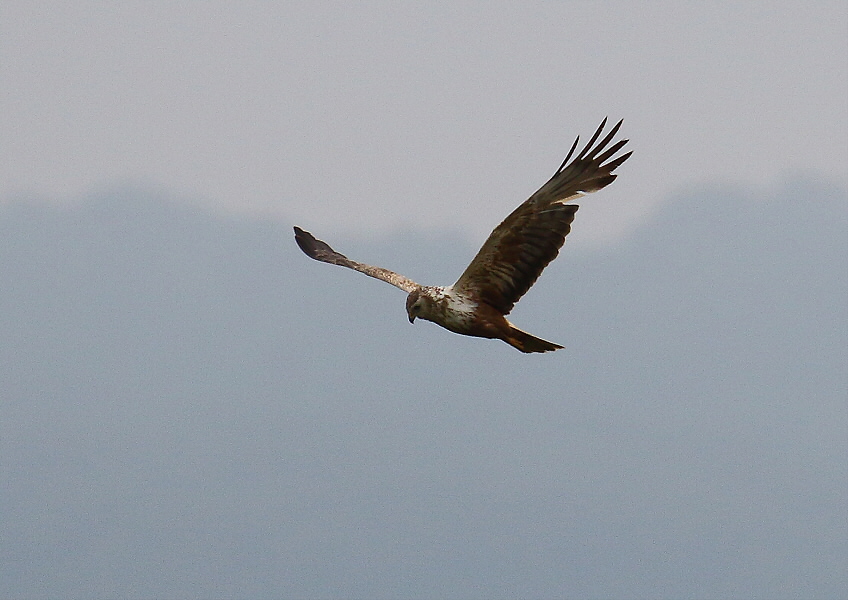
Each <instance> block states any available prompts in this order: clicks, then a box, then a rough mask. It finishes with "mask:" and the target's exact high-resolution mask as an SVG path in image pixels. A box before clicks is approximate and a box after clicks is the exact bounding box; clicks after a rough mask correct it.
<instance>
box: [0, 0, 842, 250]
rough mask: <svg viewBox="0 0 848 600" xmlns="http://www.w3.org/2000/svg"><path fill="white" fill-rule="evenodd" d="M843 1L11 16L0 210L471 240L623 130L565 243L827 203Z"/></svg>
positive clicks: (137, 8) (223, 7)
mask: <svg viewBox="0 0 848 600" xmlns="http://www.w3.org/2000/svg"><path fill="white" fill-rule="evenodd" d="M846 32H848V8H846V4H845V2H842V1H835V2H778V1H773V2H756V3H754V2H752V3H740V2H709V3H699V2H677V1H672V2H639V3H628V2H616V3H597V2H562V3H555V2H548V3H540V4H528V3H521V4H516V3H512V2H508V3H504V2H485V3H467V2H460V3H456V2H450V3H442V4H437V3H415V4H410V3H394V2H362V3H353V4H343V3H300V4H295V3H288V2H286V3H272V2H239V3H233V2H212V1H209V2H180V3H176V2H120V3H113V2H86V1H76V2H39V3H32V2H20V1H15V0H8V1H6V2H3V6H2V8H0V157H2V161H0V199H8V198H10V197H17V196H20V195H23V196H30V197H31V196H36V197H40V198H44V199H48V200H52V201H58V202H64V201H68V200H69V199H73V198H78V197H80V196H81V195H84V194H86V193H88V192H91V191H92V190H98V189H103V187H104V186H105V187H108V186H110V185H113V184H114V183H115V182H120V181H127V180H131V181H136V182H137V181H142V182H145V183H149V184H153V185H155V186H161V188H162V189H165V190H168V191H170V192H173V193H177V194H181V195H184V196H185V197H187V198H190V199H192V200H193V201H198V202H202V203H208V204H209V205H212V206H215V207H222V208H225V209H232V210H236V211H249V212H254V211H262V212H269V213H273V214H274V215H276V216H278V217H280V218H281V219H283V220H286V221H288V220H295V221H296V222H298V223H300V224H302V225H303V226H306V227H307V228H311V229H316V230H320V231H321V232H327V233H330V234H332V233H336V232H339V231H346V232H347V233H349V234H351V235H363V236H367V235H369V233H370V232H373V231H375V230H378V229H387V228H402V229H409V228H414V229H418V228H432V229H442V228H452V229H454V230H456V229H459V230H461V231H463V232H465V233H467V234H469V235H470V236H473V240H474V241H479V240H480V239H482V237H483V236H485V235H486V233H487V232H488V231H489V230H490V229H491V227H492V226H494V225H495V224H497V222H499V221H500V219H501V218H502V217H503V216H505V215H506V214H507V213H508V212H509V211H510V210H511V209H512V208H513V207H514V206H515V205H516V204H518V202H520V201H522V200H523V199H524V198H526V197H527V196H529V194H530V193H531V192H533V191H534V190H535V189H536V188H537V187H538V186H539V185H541V184H542V183H543V182H544V181H545V180H546V179H547V178H548V177H549V176H550V174H551V173H552V172H553V170H554V169H555V168H556V167H557V166H558V165H559V162H560V160H561V159H562V156H563V155H564V154H565V152H566V151H567V149H568V147H569V146H570V144H571V142H572V140H573V138H574V136H576V135H577V134H581V135H583V136H589V135H591V133H592V131H593V130H594V128H595V127H596V126H597V124H598V123H599V122H600V120H601V119H602V118H603V117H604V116H607V115H608V116H609V117H610V118H611V119H616V120H617V119H619V118H623V119H624V121H625V123H624V127H623V130H622V133H623V134H624V135H626V136H628V137H630V138H631V139H632V140H633V143H632V148H633V150H634V155H633V158H632V159H631V160H630V162H628V164H627V166H626V168H625V169H622V170H621V171H620V173H621V175H622V179H621V180H620V182H619V183H617V184H616V185H615V186H614V187H613V188H610V189H609V190H608V191H607V192H606V193H605V197H604V199H603V202H600V201H598V202H597V203H595V201H594V200H593V203H592V207H591V209H588V208H586V209H584V210H583V212H582V213H581V218H582V219H583V220H584V222H586V223H588V226H587V227H584V231H583V232H581V233H579V234H578V235H580V236H584V237H585V238H586V239H597V240H604V239H611V238H614V237H615V236H616V235H617V234H619V233H621V232H622V231H624V230H627V229H628V228H632V227H633V226H634V225H635V224H636V223H638V222H639V218H638V217H639V216H640V215H644V214H646V213H648V212H649V211H650V210H651V209H652V207H654V206H655V205H656V204H657V203H658V202H659V201H661V199H662V198H665V197H667V196H668V194H669V193H670V192H673V191H676V190H680V189H681V188H683V189H685V188H688V187H690V186H694V185H698V184H701V183H703V182H706V181H708V182H735V183H744V184H746V185H755V186H766V187H768V186H771V185H777V184H778V183H779V182H780V181H781V180H782V179H783V178H785V177H786V176H788V175H792V174H794V173H798V172H808V173H815V174H817V175H822V176H824V177H827V178H830V179H833V180H835V181H837V182H839V183H841V184H843V185H844V184H846V183H848V167H847V166H846V165H848V108H846V98H847V97H848V51H846V50H847V49H848V41H846V39H848V33H846Z"/></svg>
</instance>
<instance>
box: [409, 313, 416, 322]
mask: <svg viewBox="0 0 848 600" xmlns="http://www.w3.org/2000/svg"><path fill="white" fill-rule="evenodd" d="M409 322H410V323H412V324H415V315H409Z"/></svg>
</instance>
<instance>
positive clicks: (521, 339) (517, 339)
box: [503, 323, 562, 354]
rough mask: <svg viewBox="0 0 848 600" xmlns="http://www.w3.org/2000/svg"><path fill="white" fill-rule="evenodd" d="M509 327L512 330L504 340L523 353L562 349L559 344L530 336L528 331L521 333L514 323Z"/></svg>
mask: <svg viewBox="0 0 848 600" xmlns="http://www.w3.org/2000/svg"><path fill="white" fill-rule="evenodd" d="M509 326H510V330H509V334H508V337H505V338H503V340H504V341H505V342H506V343H507V344H509V345H510V346H512V347H513V348H517V349H519V350H521V351H522V352H527V353H528V354H529V353H530V352H551V351H553V350H559V349H560V348H562V346H560V345H559V344H554V343H553V342H547V341H545V340H543V339H541V338H537V337H536V336H534V335H530V334H529V333H527V332H526V331H521V330H520V329H519V328H518V327H516V326H515V325H513V324H512V323H510V324H509Z"/></svg>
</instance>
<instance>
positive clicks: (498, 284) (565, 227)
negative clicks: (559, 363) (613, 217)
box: [294, 119, 631, 353]
mask: <svg viewBox="0 0 848 600" xmlns="http://www.w3.org/2000/svg"><path fill="white" fill-rule="evenodd" d="M606 122H607V120H606V119H604V120H603V122H602V123H601V125H600V127H598V130H597V131H596V132H595V135H593V136H592V139H590V140H589V143H587V144H586V146H585V147H584V148H583V150H581V151H580V153H579V154H578V155H577V156H575V157H574V160H572V161H571V162H569V159H570V158H571V156H572V154H574V150H575V149H576V148H577V143H578V141H579V140H580V138H579V137H578V138H577V139H576V140H574V144H573V145H572V146H571V150H569V152H568V155H567V156H566V157H565V160H563V161H562V164H561V165H560V167H559V169H557V170H556V173H554V175H553V177H551V178H550V180H548V182H547V183H546V184H545V185H543V186H542V187H541V188H539V190H538V191H537V192H536V193H535V194H533V195H532V196H530V198H528V199H527V200H526V201H525V202H524V203H523V204H521V206H519V207H518V208H516V209H515V210H514V211H513V212H512V214H510V215H509V216H508V217H507V218H506V219H504V220H503V222H502V223H501V224H500V225H498V226H497V227H495V229H494V231H492V233H491V234H490V235H489V238H488V239H487V240H486V242H485V243H484V244H483V247H482V248H480V251H479V252H478V253H477V256H475V257H474V260H472V261H471V264H469V265H468V267H467V268H466V269H465V272H463V273H462V275H460V276H459V279H457V280H456V283H454V284H453V285H449V286H424V285H419V284H417V283H415V282H414V281H412V280H411V279H407V278H406V277H404V276H403V275H399V274H398V273H394V272H392V271H389V270H387V269H383V268H380V267H373V266H371V265H366V264H363V263H358V262H355V261H353V260H350V259H349V258H347V257H346V256H344V255H343V254H339V253H338V252H336V251H335V250H333V249H332V248H331V247H330V246H329V245H328V244H327V243H325V242H322V241H321V240H319V239H316V238H315V237H314V236H313V235H312V234H311V233H309V232H308V231H304V230H303V229H301V228H299V227H295V228H294V234H295V240H296V241H297V244H298V246H300V249H301V250H303V251H304V252H305V253H306V255H307V256H309V257H310V258H314V259H315V260H320V261H321V262H326V263H330V264H331V265H340V266H342V267H347V268H349V269H354V270H355V271H359V272H360V273H365V274H366V275H369V276H371V277H375V278H377V279H382V280H383V281H385V282H387V283H391V284H392V285H393V286H395V287H398V288H400V289H402V290H403V291H405V292H407V293H408V294H409V295H408V296H407V299H406V313H407V315H408V317H409V322H410V323H414V322H415V319H416V318H420V319H425V320H427V321H432V322H434V323H436V324H438V325H441V326H442V327H444V328H445V329H449V330H450V331H453V332H455V333H460V334H463V335H470V336H475V337H482V338H494V339H499V340H503V341H504V342H506V343H507V344H509V345H510V346H513V347H514V348H517V349H518V350H521V351H522V352H527V353H530V352H548V351H551V350H558V349H560V348H562V346H560V345H559V344H554V343H553V342H548V341H545V340H543V339H540V338H537V337H535V336H533V335H530V334H529V333H527V332H525V331H522V330H520V329H518V328H517V327H516V326H515V325H513V324H512V323H510V322H509V321H508V320H507V319H506V315H508V314H509V312H510V311H511V310H512V307H513V306H514V305H515V303H516V302H518V299H519V298H521V296H523V295H524V294H525V292H527V290H529V289H530V286H532V285H533V284H534V283H535V282H536V279H537V278H538V277H539V275H540V274H541V273H542V270H543V269H544V268H545V267H546V266H547V265H548V263H550V262H551V261H552V260H553V259H554V258H556V256H557V254H559V249H560V248H561V247H562V245H563V243H564V242H565V236H566V235H568V233H569V231H571V222H572V221H573V220H574V213H576V212H577V208H578V207H577V205H575V204H565V203H566V202H568V201H570V200H574V199H575V198H579V197H580V196H582V195H584V194H588V193H591V192H596V191H598V190H600V189H601V188H603V187H606V186H608V185H609V184H610V183H612V182H613V181H614V180H615V178H616V175H614V174H613V171H615V169H616V168H618V167H619V166H621V164H622V163H623V162H624V161H625V160H627V159H628V158H629V157H630V154H631V152H627V153H626V154H622V155H620V156H616V154H617V153H618V151H619V150H621V148H622V147H623V146H624V145H625V144H626V143H627V141H628V140H620V141H618V142H616V143H614V144H612V145H610V142H612V140H613V138H614V137H615V135H616V133H618V129H619V127H621V121H619V122H618V123H617V124H616V125H615V126H614V127H613V128H612V129H611V130H610V132H609V133H608V134H607V135H606V136H605V137H604V138H603V139H602V140H601V141H600V142H598V143H597V144H596V143H595V142H596V141H597V140H598V138H599V137H600V135H601V133H602V132H603V130H604V127H605V126H606Z"/></svg>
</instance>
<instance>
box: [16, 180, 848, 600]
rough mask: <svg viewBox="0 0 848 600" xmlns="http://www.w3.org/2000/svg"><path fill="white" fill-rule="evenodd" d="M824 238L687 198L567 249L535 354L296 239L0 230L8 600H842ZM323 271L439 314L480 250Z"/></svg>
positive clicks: (768, 208) (345, 247)
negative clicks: (548, 348)
mask: <svg viewBox="0 0 848 600" xmlns="http://www.w3.org/2000/svg"><path fill="white" fill-rule="evenodd" d="M596 201H597V202H600V201H602V198H597V199H595V198H590V199H586V201H585V204H589V203H590V202H596ZM586 209H587V210H588V207H587V208H586ZM492 217H493V225H494V224H495V223H494V221H497V215H493V216H492ZM299 225H302V226H304V227H306V228H307V229H311V225H310V224H309V223H299ZM579 227H580V214H579V213H578V216H577V221H576V223H575V228H579ZM846 232H848V200H846V191H845V190H844V189H838V188H834V187H832V186H828V185H825V184H822V183H817V182H815V181H803V180H797V181H794V182H790V183H787V184H786V185H784V186H782V187H780V188H779V189H776V190H773V191H771V192H768V193H760V194H755V193H752V192H748V191H741V190H738V189H733V188H715V189H710V190H704V191H701V192H698V193H692V194H688V195H681V196H680V197H677V198H674V199H672V200H670V201H669V202H667V203H666V205H665V206H664V207H663V208H662V210H661V211H660V212H659V213H658V214H657V215H656V218H655V219H654V220H652V222H651V223H650V224H648V225H646V226H645V227H643V228H641V229H640V230H638V231H636V232H635V233H634V234H633V235H632V236H631V237H630V238H629V239H627V240H625V241H622V242H621V243H620V244H618V245H617V246H615V247H612V248H607V249H604V250H602V251H597V250H591V251H590V250H588V249H585V248H582V247H581V246H580V245H579V244H574V243H572V242H573V240H570V241H569V242H568V243H566V246H565V249H564V251H563V253H562V255H561V257H560V258H559V259H558V260H557V261H556V262H555V263H553V264H552V265H551V266H550V267H549V269H548V270H547V271H546V272H545V274H544V275H543V276H542V278H541V280H540V282H539V283H538V284H537V286H536V287H534V289H533V290H531V292H530V293H529V294H528V296H527V297H526V298H525V299H523V300H522V302H521V303H520V304H519V305H518V307H517V309H516V311H515V312H514V318H513V320H514V321H515V322H516V323H517V324H518V325H519V326H521V327H522V328H525V329H527V330H528V331H530V332H532V333H534V334H537V335H540V336H541V337H544V338H545V339H550V340H552V341H555V342H559V343H563V344H564V345H565V346H566V348H565V349H564V350H561V351H559V352H556V353H553V354H550V355H544V356H538V355H535V356H525V355H522V354H520V353H518V352H516V351H515V350H513V349H511V348H509V347H508V346H507V345H506V344H503V343H500V342H496V341H484V340H477V339H471V338H464V337H461V336H456V335H453V334H450V333H449V332H446V331H444V330H442V329H440V328H438V327H435V326H432V325H430V324H428V323H421V324H418V323H416V325H415V326H410V325H409V323H408V322H407V321H406V317H405V313H404V308H403V302H404V295H403V294H402V293H400V292H398V291H397V290H395V289H393V288H391V287H390V286H387V285H385V284H382V283H380V282H377V281H374V280H370V279H368V278H366V277H363V276H361V275H359V274H356V273H353V272H349V271H346V270H343V269H339V268H334V267H330V266H328V265H322V264H319V263H316V262H314V261H310V260H309V259H307V258H306V257H305V256H303V255H302V254H301V253H300V251H299V250H298V249H297V247H296V246H295V244H294V242H293V239H292V233H291V228H290V226H289V225H287V224H286V225H283V224H279V223H262V222H255V221H248V220H236V219H227V218H222V217H214V216H212V215H210V214H207V213H204V212H203V211H201V210H199V209H195V208H190V207H188V206H184V205H181V204H180V203H177V202H173V201H169V200H168V199H167V198H163V197H161V196H157V195H156V194H153V193H150V192H147V191H144V190H132V191H123V192H114V193H109V194H104V195H102V196H100V197H97V198H92V199H91V200H90V201H89V202H86V203H83V204H81V205H78V206H74V207H70V208H57V207H51V206H44V205H37V204H26V203H21V202H18V203H14V204H10V205H7V206H4V207H0V281H2V282H3V283H2V288H0V340H2V341H0V402H1V403H2V404H0V410H1V411H2V418H0V433H1V434H2V435H1V436H0V450H2V452H0V455H2V459H0V465H2V481H0V486H2V487H1V488H0V489H2V490H3V491H2V494H0V515H2V516H0V536H2V540H3V543H2V551H0V595H2V596H4V597H22V596H26V597H81V596H85V597H127V598H132V597H176V596H180V597H461V598H473V597H479V598H492V597H607V598H616V597H618V598H631V597H748V598H772V597H776V596H780V597H817V598H828V597H830V598H837V597H841V596H842V595H843V594H844V592H845V591H846V589H848V577H847V576H846V574H845V570H844V565H845V563H846V560H848V547H846V546H848V542H846V539H848V528H846V521H845V490H846V486H847V485H848V467H846V464H848V461H846V460H845V457H846V453H848V447H847V446H846V435H845V433H846V427H848V418H847V417H846V402H845V401H846V392H848V371H846V365H848V344H846V341H848V233H846ZM315 233H316V235H319V236H320V235H321V232H320V231H317V230H316V231H315ZM331 242H332V243H333V245H334V246H336V247H337V248H338V249H339V250H340V251H342V252H344V253H346V254H348V255H349V256H352V257H355V258H358V259H360V260H364V261H367V262H371V263H374V264H380V265H383V266H386V267H388V268H393V269H395V270H398V271H400V272H402V273H404V274H406V275H408V276H410V277H413V278H415V279H416V280H418V281H421V282H424V283H434V284H442V283H450V282H451V281H452V279H453V278H455V277H456V276H457V275H458V274H459V273H460V272H461V271H462V269H463V268H464V266H465V264H466V263H467V262H468V260H469V259H470V258H471V256H472V255H473V253H474V251H475V250H476V248H473V247H471V245H469V244H467V243H464V242H462V241H460V240H459V239H457V238H453V237H451V236H448V235H445V236H444V237H441V238H434V237H433V238H428V237H426V236H421V235H407V236H397V237H395V238H392V239H386V240H374V241H373V242H372V243H365V242H362V241H356V240H347V241H345V240H335V239H334V240H331Z"/></svg>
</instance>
